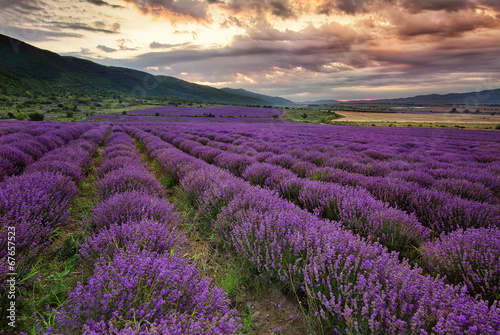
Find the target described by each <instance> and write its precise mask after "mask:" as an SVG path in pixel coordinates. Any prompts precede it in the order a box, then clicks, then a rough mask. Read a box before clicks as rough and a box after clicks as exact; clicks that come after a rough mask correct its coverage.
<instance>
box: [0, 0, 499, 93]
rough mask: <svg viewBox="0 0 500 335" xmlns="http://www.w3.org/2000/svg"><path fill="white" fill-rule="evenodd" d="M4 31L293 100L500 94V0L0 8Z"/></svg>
mask: <svg viewBox="0 0 500 335" xmlns="http://www.w3.org/2000/svg"><path fill="white" fill-rule="evenodd" d="M0 33H1V34H5V35H8V36H11V37H15V38H17V39H20V40H22V41H24V42H27V43H30V44H32V45H35V46H36V47H39V48H42V49H47V50H50V51H53V52H56V53H59V54H61V55H64V56H76V57H80V58H86V59H90V60H93V61H95V62H97V63H99V64H104V65H112V66H122V67H128V68H133V69H137V70H142V71H146V72H149V73H151V74H159V75H168V76H174V77H177V78H180V79H184V80H187V81H190V82H195V83H199V84H203V85H210V86H214V87H217V88H222V87H231V88H243V89H246V90H249V91H253V92H257V93H261V94H267V95H272V96H281V97H284V98H287V99H290V100H292V101H311V100H330V99H334V100H352V99H376V98H397V97H408V96H414V95H420V94H431V93H441V94H442V93H452V92H453V93H463V92H471V91H476V92H479V91H482V90H490V89H496V88H500V1H499V0H436V1H432V0H309V1H306V0H0Z"/></svg>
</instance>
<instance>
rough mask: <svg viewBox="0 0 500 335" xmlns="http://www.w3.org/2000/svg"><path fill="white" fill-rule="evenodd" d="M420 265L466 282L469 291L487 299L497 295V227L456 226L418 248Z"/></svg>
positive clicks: (452, 280)
mask: <svg viewBox="0 0 500 335" xmlns="http://www.w3.org/2000/svg"><path fill="white" fill-rule="evenodd" d="M420 251H421V255H422V258H423V264H424V267H426V268H427V270H429V271H430V272H431V273H433V274H435V275H441V276H446V281H447V282H449V283H451V284H455V285H464V284H465V285H467V288H468V290H469V293H470V294H472V295H474V294H481V296H482V297H483V299H485V300H488V301H490V302H491V303H492V302H493V301H495V300H498V299H499V298H500V263H499V262H498V260H499V259H500V230H499V229H497V228H489V229H486V228H479V229H467V230H465V231H464V230H463V229H459V230H456V231H454V232H451V233H450V234H448V235H445V234H443V235H441V237H440V238H439V239H437V240H435V241H433V242H427V243H424V244H423V245H422V248H421V249H420Z"/></svg>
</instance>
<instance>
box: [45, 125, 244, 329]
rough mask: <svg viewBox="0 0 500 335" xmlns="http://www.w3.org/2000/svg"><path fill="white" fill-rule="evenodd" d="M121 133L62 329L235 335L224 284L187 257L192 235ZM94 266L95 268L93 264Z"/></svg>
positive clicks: (115, 137)
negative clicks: (86, 270) (84, 272)
mask: <svg viewBox="0 0 500 335" xmlns="http://www.w3.org/2000/svg"><path fill="white" fill-rule="evenodd" d="M113 130H114V131H115V132H114V133H113V134H112V135H111V136H110V137H109V138H108V141H107V146H106V148H105V149H104V151H103V154H102V158H103V163H102V165H101V166H100V167H99V168H98V170H97V171H96V173H97V176H98V180H97V182H96V184H95V188H96V194H97V196H98V198H99V201H100V202H99V203H98V204H97V205H96V206H95V207H94V209H93V211H92V212H91V213H90V215H89V216H88V218H87V220H86V221H85V222H84V227H83V228H85V229H87V230H88V231H89V232H90V235H89V236H88V238H87V239H86V241H85V242H84V244H83V245H82V247H81V249H80V254H81V256H82V258H83V260H84V264H85V265H87V266H88V267H93V269H91V270H93V273H92V275H91V276H90V278H88V280H87V282H86V283H85V284H81V283H80V284H79V285H78V286H77V287H76V289H75V290H74V291H73V292H72V293H71V296H70V298H69V300H68V302H67V305H66V306H65V307H64V308H62V309H61V310H60V311H59V312H58V314H57V316H56V326H55V327H54V328H53V329H52V330H51V331H52V332H53V333H57V334H75V333H82V332H83V333H86V334H103V333H106V334H118V333H119V334H136V333H140V334H159V333H161V334H200V335H201V334H232V333H234V332H235V331H236V329H237V328H238V326H239V325H238V320H237V318H235V312H234V311H233V310H230V309H229V301H228V299H227V298H226V296H225V294H224V293H223V292H222V290H220V289H218V288H216V287H214V286H213V284H212V282H211V280H210V279H209V278H203V277H201V276H200V274H199V271H198V270H197V269H196V267H195V266H194V265H192V264H190V263H189V261H188V259H186V258H184V257H183V254H184V252H185V251H186V248H187V247H188V245H187V241H186V238H185V237H184V235H182V234H181V233H180V232H179V231H178V230H177V228H176V226H177V225H178V224H179V218H178V216H177V214H176V213H175V211H174V208H173V206H172V205H171V204H169V202H168V201H167V200H166V199H164V198H163V194H164V191H163V189H162V187H161V185H160V184H159V183H158V181H157V180H156V179H155V178H154V177H153V176H152V175H151V174H150V173H149V172H148V170H147V169H146V167H145V166H144V164H142V162H141V159H140V157H139V155H138V153H137V150H136V149H135V147H134V144H133V141H132V140H131V138H130V137H129V136H128V135H127V134H125V133H124V132H122V130H121V129H120V127H117V126H114V127H113ZM94 264H95V266H94Z"/></svg>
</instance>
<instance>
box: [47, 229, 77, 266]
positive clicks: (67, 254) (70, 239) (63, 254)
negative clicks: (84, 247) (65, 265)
mask: <svg viewBox="0 0 500 335" xmlns="http://www.w3.org/2000/svg"><path fill="white" fill-rule="evenodd" d="M82 240H83V236H81V235H73V234H70V235H68V236H67V237H66V239H65V240H64V242H63V244H62V245H61V246H60V247H59V248H57V250H56V251H55V253H54V257H55V258H56V259H57V260H58V261H60V262H62V261H65V260H67V259H69V258H71V257H73V256H74V255H76V254H77V253H78V249H79V247H80V243H81V242H82Z"/></svg>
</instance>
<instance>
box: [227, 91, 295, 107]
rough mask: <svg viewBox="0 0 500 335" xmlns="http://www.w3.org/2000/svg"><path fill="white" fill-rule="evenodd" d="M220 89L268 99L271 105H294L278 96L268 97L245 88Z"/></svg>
mask: <svg viewBox="0 0 500 335" xmlns="http://www.w3.org/2000/svg"><path fill="white" fill-rule="evenodd" d="M221 90H223V91H225V92H228V93H232V94H237V95H242V96H245V97H250V98H256V99H261V100H265V101H268V102H269V103H270V104H272V105H280V106H289V105H295V102H293V101H290V100H287V99H284V98H280V97H270V96H268V95H263V94H258V93H254V92H249V91H247V90H244V89H242V88H238V89H234V88H227V87H225V88H221Z"/></svg>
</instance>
